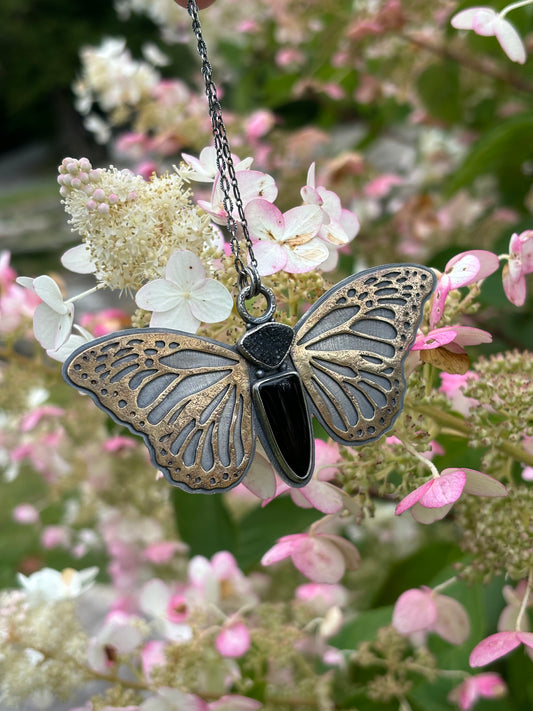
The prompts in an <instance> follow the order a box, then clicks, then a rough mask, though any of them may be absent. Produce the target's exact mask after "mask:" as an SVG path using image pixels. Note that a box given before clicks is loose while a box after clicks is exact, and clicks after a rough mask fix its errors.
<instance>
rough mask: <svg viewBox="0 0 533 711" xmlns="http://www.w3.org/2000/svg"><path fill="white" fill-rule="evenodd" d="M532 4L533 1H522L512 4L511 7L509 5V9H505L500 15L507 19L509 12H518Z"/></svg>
mask: <svg viewBox="0 0 533 711" xmlns="http://www.w3.org/2000/svg"><path fill="white" fill-rule="evenodd" d="M532 2H533V0H520V2H512V3H511V4H510V5H507V7H504V8H503V10H502V11H501V12H500V13H499V16H500V17H505V16H506V15H507V13H508V12H511V11H512V10H518V8H519V7H525V6H526V5H531V3H532Z"/></svg>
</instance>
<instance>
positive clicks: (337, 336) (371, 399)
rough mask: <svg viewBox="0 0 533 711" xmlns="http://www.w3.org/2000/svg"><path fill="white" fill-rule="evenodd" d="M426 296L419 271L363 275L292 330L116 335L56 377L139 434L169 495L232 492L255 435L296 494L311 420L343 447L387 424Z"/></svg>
mask: <svg viewBox="0 0 533 711" xmlns="http://www.w3.org/2000/svg"><path fill="white" fill-rule="evenodd" d="M434 288H435V276H434V274H433V272H432V271H431V270H430V269H427V268H425V267H421V266H415V265H410V264H401V265H400V264H392V265H386V266H381V267H377V268H374V269H368V270H366V271H363V272H361V273H359V274H356V275H354V276H350V277H348V278H347V279H344V280H343V281H341V282H339V283H338V284H336V285H335V286H334V287H333V288H331V289H330V290H329V291H327V292H326V293H325V294H324V295H323V296H322V297H321V298H320V299H319V300H318V301H317V302H316V303H315V304H314V305H313V306H311V308H310V309H309V310H308V311H307V312H306V313H305V314H304V316H303V317H302V318H301V319H300V320H299V321H298V323H297V324H296V326H295V327H294V328H291V327H290V326H287V325H285V324H282V323H277V322H274V321H270V322H267V323H263V324H260V325H256V326H252V327H250V328H249V329H248V330H247V331H246V333H245V334H244V335H243V336H242V337H241V338H240V340H239V341H238V342H237V344H236V345H235V346H234V347H232V346H228V345H226V344H223V343H219V342H217V341H214V340H211V339H208V338H203V337H200V336H195V335H191V334H188V333H182V332H180V331H173V330H170V329H152V328H141V329H129V330H125V331H119V332H117V333H113V334H110V335H107V336H103V337H102V338H97V339H95V340H94V341H91V342H90V343H88V344H86V345H84V346H82V347H80V348H78V349H77V350H76V351H74V353H73V354H72V355H71V356H70V357H69V358H68V359H67V361H66V362H65V364H64V366H63V376H64V378H65V380H66V381H67V382H68V383H69V384H70V385H72V386H73V387H75V388H77V389H78V390H82V391H85V392H86V393H88V394H89V395H90V396H91V397H92V399H93V400H94V401H95V403H96V404H97V405H98V407H100V408H101V409H102V410H104V411H105V412H107V413H108V414H109V415H110V416H111V417H112V418H113V419H114V420H115V421H116V422H118V423H121V424H124V425H126V426H127V427H128V428H129V429H130V430H131V431H132V432H133V433H136V434H140V435H141V436H142V437H143V439H144V441H145V443H146V445H147V447H148V449H149V450H150V455H151V458H152V461H153V464H154V466H155V467H157V468H158V469H160V470H161V471H162V472H163V474H164V475H165V477H166V479H167V480H168V481H169V482H170V483H171V484H173V485H174V486H178V487H180V488H182V489H184V490H186V491H189V492H201V493H215V492H219V491H224V490H228V489H231V488H232V487H234V486H236V485H237V484H238V483H239V482H240V481H241V480H242V478H243V477H244V475H245V474H246V472H247V471H248V469H249V467H250V465H251V463H252V460H253V458H254V453H255V446H256V435H257V437H259V441H260V442H261V444H262V446H263V448H264V450H265V452H266V454H267V456H268V457H269V459H270V461H271V463H272V465H273V466H274V467H275V469H276V471H277V472H278V474H279V475H280V476H281V477H282V479H284V480H285V481H286V482H287V483H288V484H290V485H291V486H296V487H301V486H305V484H307V483H308V482H309V480H310V478H311V476H312V474H313V469H314V439H313V429H312V424H311V415H314V416H315V417H316V418H317V419H318V421H319V422H320V424H321V425H322V427H323V428H324V429H325V430H326V432H327V433H328V435H329V436H330V437H331V438H332V439H334V440H336V441H337V442H341V443H343V444H346V445H360V444H365V443H367V442H371V441H373V440H376V439H378V438H379V437H381V435H382V434H384V433H385V432H387V430H389V429H390V428H391V427H392V425H393V423H394V421H395V419H396V417H397V416H398V414H399V413H400V411H401V408H402V404H403V395H404V391H405V379H404V375H403V363H404V361H405V358H406V356H407V353H408V350H409V347H410V345H411V343H412V342H413V340H414V338H415V335H416V331H417V328H418V325H419V323H420V320H421V318H422V310H423V306H424V302H425V301H426V299H427V298H428V297H429V296H430V294H431V293H432V291H433V289H434Z"/></svg>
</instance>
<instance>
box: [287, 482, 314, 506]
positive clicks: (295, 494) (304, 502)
mask: <svg viewBox="0 0 533 711" xmlns="http://www.w3.org/2000/svg"><path fill="white" fill-rule="evenodd" d="M304 488H305V487H304ZM288 490H289V493H290V495H291V499H292V500H293V503H295V504H296V506H299V507H300V508H301V509H312V508H314V507H313V504H312V503H311V502H310V501H309V499H307V498H306V497H305V496H304V494H302V491H301V489H293V488H292V487H288ZM280 493H281V492H280Z"/></svg>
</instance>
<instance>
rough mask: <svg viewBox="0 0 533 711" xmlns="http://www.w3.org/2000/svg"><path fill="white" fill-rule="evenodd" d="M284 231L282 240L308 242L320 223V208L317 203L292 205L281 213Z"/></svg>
mask: <svg viewBox="0 0 533 711" xmlns="http://www.w3.org/2000/svg"><path fill="white" fill-rule="evenodd" d="M283 217H284V220H285V231H284V234H283V240H284V241H286V240H288V239H290V240H291V241H292V243H294V244H305V243H306V242H309V241H310V240H311V239H312V238H313V237H314V236H315V235H316V233H317V232H318V230H319V229H320V226H321V225H322V210H321V209H320V208H319V207H318V206H317V205H300V206H299V207H293V208H292V209H291V210H287V212H286V213H285V214H284V215H283Z"/></svg>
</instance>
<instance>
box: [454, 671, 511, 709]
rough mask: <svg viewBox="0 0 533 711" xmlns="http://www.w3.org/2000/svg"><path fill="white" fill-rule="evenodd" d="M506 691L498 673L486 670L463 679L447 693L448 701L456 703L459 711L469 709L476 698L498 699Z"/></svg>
mask: <svg viewBox="0 0 533 711" xmlns="http://www.w3.org/2000/svg"><path fill="white" fill-rule="evenodd" d="M506 692H507V687H506V686H505V682H504V680H503V679H502V678H501V676H500V675H499V674H495V673H494V672H488V673H487V674H477V675H476V676H470V677H468V679H465V681H463V683H462V684H460V685H459V686H456V687H455V689H452V690H451V691H450V693H449V694H448V701H451V702H452V703H454V704H457V706H459V708H460V709H461V711H469V709H471V708H472V707H473V706H474V704H475V703H476V701H478V699H499V698H501V697H502V696H504V695H505V694H506Z"/></svg>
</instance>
